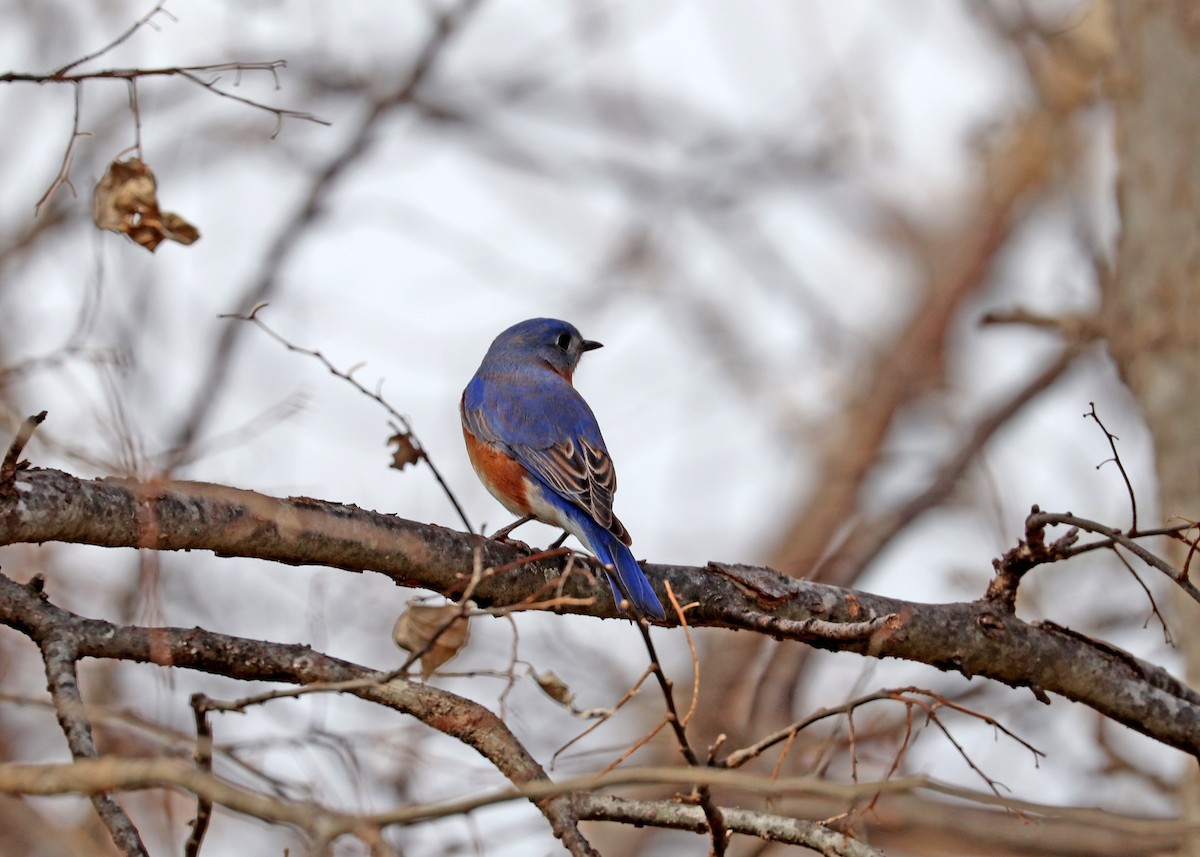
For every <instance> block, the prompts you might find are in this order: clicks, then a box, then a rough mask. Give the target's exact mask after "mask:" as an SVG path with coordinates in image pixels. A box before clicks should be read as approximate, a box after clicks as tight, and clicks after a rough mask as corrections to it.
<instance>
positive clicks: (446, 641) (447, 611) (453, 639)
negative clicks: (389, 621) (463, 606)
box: [392, 604, 470, 678]
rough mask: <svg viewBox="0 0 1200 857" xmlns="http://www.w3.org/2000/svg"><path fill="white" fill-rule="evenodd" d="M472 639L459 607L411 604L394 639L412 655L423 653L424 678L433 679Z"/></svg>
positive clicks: (396, 628)
mask: <svg viewBox="0 0 1200 857" xmlns="http://www.w3.org/2000/svg"><path fill="white" fill-rule="evenodd" d="M447 623H449V624H447ZM469 635H470V628H469V627H468V624H467V617H466V616H463V615H462V614H461V610H460V609H459V607H458V605H457V604H446V605H444V606H442V607H430V606H428V605H425V604H409V605H408V607H406V608H405V610H404V612H403V613H401V614H400V618H399V619H397V620H396V625H395V627H393V628H392V639H393V640H395V641H396V645H397V646H399V647H400V648H402V649H404V650H405V651H408V652H421V677H422V678H429V676H431V675H432V674H433V673H434V671H436V670H437V668H438V667H440V666H441V665H442V664H444V663H446V661H448V660H450V659H451V658H452V657H454V656H455V655H457V654H458V653H459V651H460V650H461V649H462V647H463V646H465V645H466V644H467V638H468V636H469Z"/></svg>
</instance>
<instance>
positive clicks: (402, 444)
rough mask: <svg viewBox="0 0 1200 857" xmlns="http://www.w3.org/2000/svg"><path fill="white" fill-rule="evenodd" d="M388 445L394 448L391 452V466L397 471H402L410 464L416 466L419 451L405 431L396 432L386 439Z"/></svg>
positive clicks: (419, 457)
mask: <svg viewBox="0 0 1200 857" xmlns="http://www.w3.org/2000/svg"><path fill="white" fill-rule="evenodd" d="M387 442H388V445H389V446H395V447H396V448H395V450H393V451H392V464H391V466H392V467H394V468H396V469H397V470H403V469H404V468H405V467H407V466H408V465H410V464H416V463H417V462H418V461H420V460H421V450H420V449H419V448H418V447H417V445H416V443H415V442H414V441H413V437H412V435H411V434H409V433H408V432H406V431H402V432H396V434H394V435H392V436H391V437H389V438H388V441H387Z"/></svg>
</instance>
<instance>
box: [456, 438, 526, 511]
mask: <svg viewBox="0 0 1200 857" xmlns="http://www.w3.org/2000/svg"><path fill="white" fill-rule="evenodd" d="M463 440H465V441H466V442H467V455H468V456H469V457H470V459H471V466H472V467H474V468H475V472H476V473H477V474H479V480H480V481H481V482H482V483H483V484H484V487H485V488H487V490H488V491H490V492H492V496H493V497H495V498H496V499H497V500H499V501H500V502H501V503H502V504H503V505H504V508H506V509H508V511H510V512H512V513H513V514H514V515H528V514H530V513H531V511H532V509H531V508H530V506H529V495H528V491H527V487H526V486H527V482H526V478H525V468H524V466H522V465H521V464H520V463H519V462H517V461H515V460H513V459H512V458H511V457H510V456H509V455H508V454H507V453H504V452H501V451H499V450H498V449H496V448H495V447H494V446H492V445H491V444H490V443H486V442H484V441H481V440H479V439H478V438H477V437H475V435H473V434H471V432H470V431H469V430H468V429H467V428H466V426H463Z"/></svg>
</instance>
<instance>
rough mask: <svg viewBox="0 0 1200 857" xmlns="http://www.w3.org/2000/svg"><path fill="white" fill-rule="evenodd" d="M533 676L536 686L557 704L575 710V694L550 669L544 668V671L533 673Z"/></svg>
mask: <svg viewBox="0 0 1200 857" xmlns="http://www.w3.org/2000/svg"><path fill="white" fill-rule="evenodd" d="M533 678H534V680H535V681H537V683H538V687H540V688H541V689H542V690H543V691H544V692H545V693H546V695H547V696H548V697H550V698H551V699H553V700H554V701H555V702H557V703H558V704H559V705H564V706H566V707H567V708H569V709H571V710H572V711H574V710H575V694H573V693H571V688H569V687H567V683H566V682H565V681H563V680H562V679H561V678H559V677H558V676H557V675H556V674H555V673H554V672H553V671H552V670H546V671H545V672H544V673H534V674H533Z"/></svg>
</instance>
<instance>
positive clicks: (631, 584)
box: [572, 514, 666, 619]
mask: <svg viewBox="0 0 1200 857" xmlns="http://www.w3.org/2000/svg"><path fill="white" fill-rule="evenodd" d="M572 518H574V519H575V520H576V522H577V523H578V524H579V526H580V529H581V530H582V531H583V535H585V536H587V538H586V539H584V540H583V541H584V542H585V543H586V544H587V546H588V547H589V548H590V549H591V551H592V553H594V554H595V555H596V558H597V559H598V560H600V562H602V563H603V564H604V565H605V566H611V568H612V571H609V572H608V584H609V586H611V587H612V591H613V599H614V600H615V601H616V602H617V604H618V605H620V603H621V599H622V598H627V599H629V601H630V603H632V604H633V606H635V607H636V608H637V609H638V610H639V611H640V612H641V613H643V614H644V615H646V616H652V617H654V618H655V619H664V618H666V614H665V613H664V612H663V608H662V604H660V603H659V600H658V596H657V595H655V594H654V587H653V586H651V585H650V581H649V580H647V579H646V575H645V573H644V572H643V571H642V567H641V566H640V565H639V564H638V561H637V560H636V559H634V556H633V552H632V551H631V550H629V548H627V547H626V546H625V545H623V544H622V543H621V542H620V540H618V539H617V537H616V536H614V535H613V534H612V533H610V532H609V531H608V530H605V529H604V528H602V527H601V526H600V525H599V524H597V523H596V522H595V521H593V520H592V519H591V517H590V516H588V515H587V514H573V515H572ZM606 571H607V569H606Z"/></svg>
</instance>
